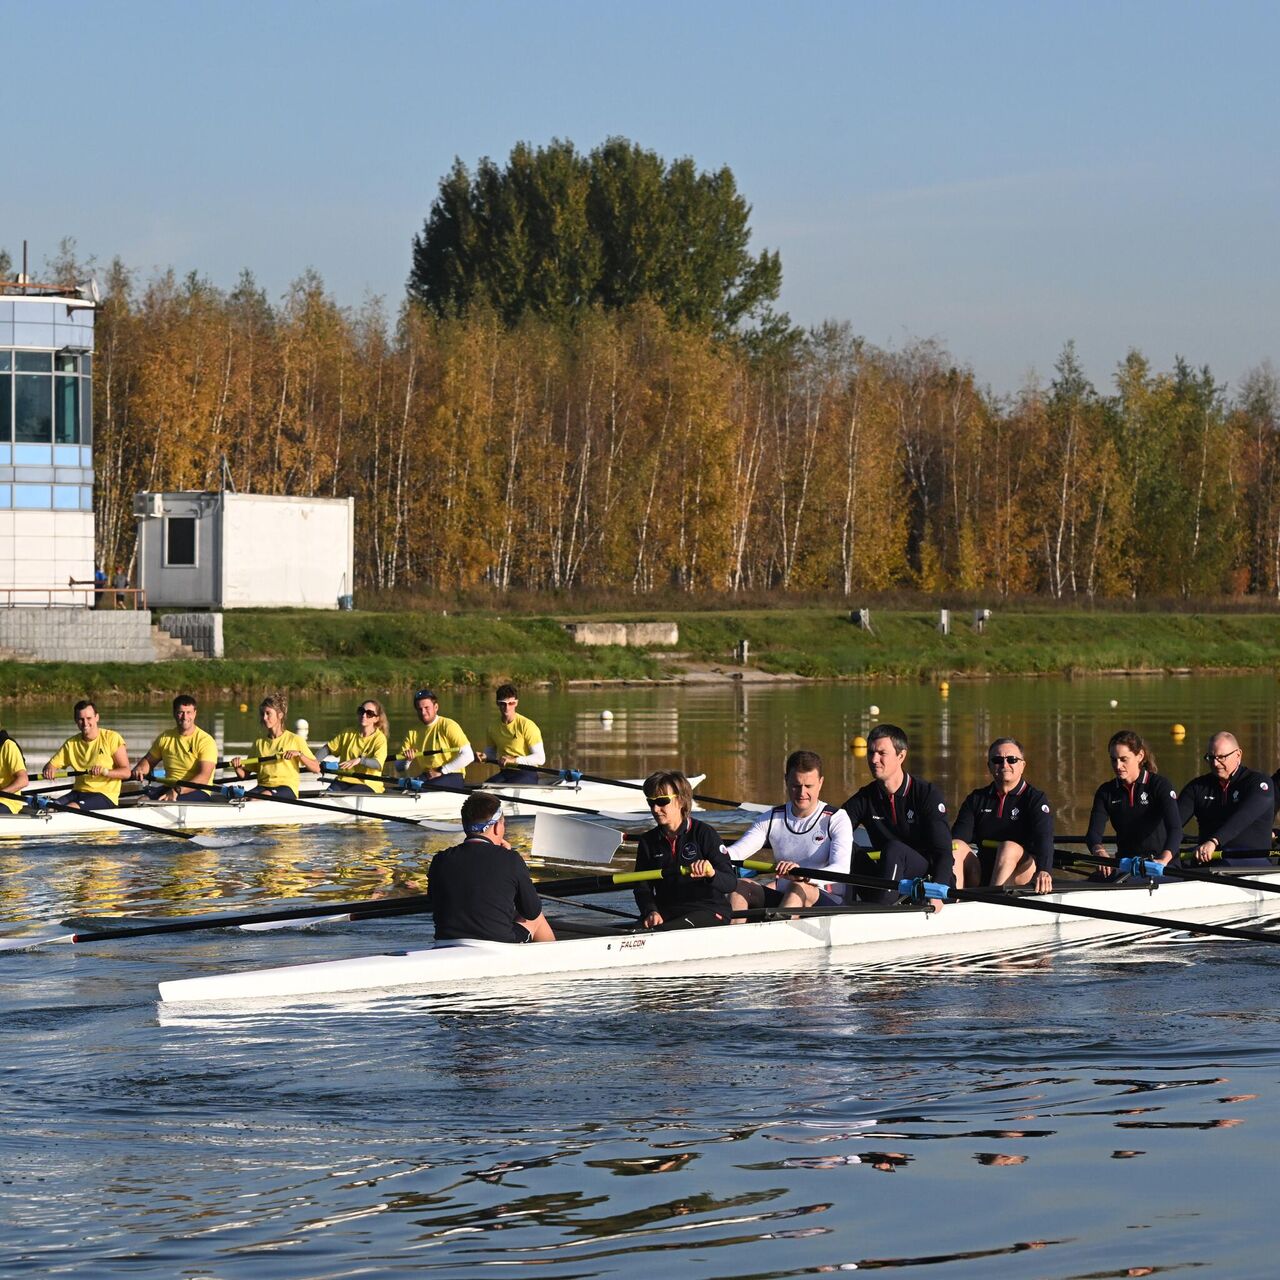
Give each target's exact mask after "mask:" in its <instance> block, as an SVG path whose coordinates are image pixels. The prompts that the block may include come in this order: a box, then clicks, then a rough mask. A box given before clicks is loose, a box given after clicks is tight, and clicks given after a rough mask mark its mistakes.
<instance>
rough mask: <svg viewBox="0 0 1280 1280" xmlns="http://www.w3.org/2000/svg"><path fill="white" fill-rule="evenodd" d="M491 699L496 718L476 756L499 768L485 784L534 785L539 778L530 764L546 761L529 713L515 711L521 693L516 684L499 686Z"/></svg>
mask: <svg viewBox="0 0 1280 1280" xmlns="http://www.w3.org/2000/svg"><path fill="white" fill-rule="evenodd" d="M494 699H495V701H496V702H497V704H498V718H497V719H496V720H495V721H494V722H493V723H492V724H491V725H490V726H489V745H488V746H487V747H486V748H485V749H484V750H483V751H482V752H481V753H480V754H479V756H477V757H476V758H477V759H478V760H486V761H488V762H489V763H490V764H500V765H501V766H502V768H501V769H499V770H498V772H497V773H495V774H494V775H493V777H491V778H487V779H486V780H485V784H484V785H485V786H486V787H488V786H494V785H497V786H508V787H512V786H523V787H535V786H537V785H538V783H539V782H541V781H542V779H541V778H540V777H539V775H538V773H537V770H536V769H534V768H532V767H530V766H534V765H544V764H546V763H547V753H546V749H545V748H544V747H543V745H542V730H541V729H539V728H538V726H537V725H536V724H534V723H533V721H532V720H530V719H529V717H528V716H522V715H517V714H516V708H517V707H518V706H519V705H520V692H519V690H518V689H517V688H516V687H515V685H513V684H502V685H499V686H498V690H497V692H496V693H495V694H494ZM522 766H523V767H522Z"/></svg>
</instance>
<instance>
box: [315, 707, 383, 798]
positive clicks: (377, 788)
mask: <svg viewBox="0 0 1280 1280" xmlns="http://www.w3.org/2000/svg"><path fill="white" fill-rule="evenodd" d="M390 732H391V727H390V725H389V724H388V723H387V713H386V711H384V710H383V707H382V703H380V702H379V701H378V700H377V698H365V699H364V700H363V701H362V702H361V703H360V705H359V706H358V707H357V708H356V727H355V728H354V729H344V730H343V731H342V732H341V733H339V734H337V735H335V736H334V737H332V738H330V739H329V741H328V742H326V743H325V744H324V749H325V751H327V752H328V754H329V755H331V756H336V757H337V758H338V774H339V776H338V777H337V778H335V779H334V780H333V781H332V782H331V783H330V784H329V790H330V791H331V792H342V791H349V792H353V793H354V794H356V795H375V796H380V795H381V794H382V792H383V784H382V770H383V768H384V767H385V766H386V763H387V735H388V734H389V733H390ZM345 774H359V778H355V777H344V776H342V775H345ZM365 779H367V781H366V780H365Z"/></svg>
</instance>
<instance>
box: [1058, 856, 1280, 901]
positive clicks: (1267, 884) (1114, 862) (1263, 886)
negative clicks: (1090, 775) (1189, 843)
mask: <svg viewBox="0 0 1280 1280" xmlns="http://www.w3.org/2000/svg"><path fill="white" fill-rule="evenodd" d="M1067 857H1068V858H1071V859H1073V860H1074V861H1076V862H1083V863H1086V864H1089V865H1092V866H1095V867H1112V868H1115V867H1118V866H1119V865H1120V859H1119V858H1100V857H1098V856H1097V854H1093V853H1075V852H1070V853H1068V854H1067ZM1142 860H1143V861H1144V862H1154V861H1155V859H1154V858H1143V859H1142ZM1164 874H1165V875H1167V876H1168V877H1169V878H1170V879H1177V880H1203V881H1207V882H1208V883H1210V884H1233V885H1236V886H1237V887H1238V888H1241V889H1257V890H1259V891H1260V892H1262V893H1280V883H1277V882H1274V881H1270V880H1254V879H1251V878H1250V877H1249V876H1247V875H1243V876H1240V875H1232V874H1231V873H1230V872H1227V873H1226V874H1223V873H1222V872H1220V871H1198V870H1196V869H1195V868H1194V867H1184V866H1180V865H1179V864H1178V863H1176V862H1175V863H1170V864H1169V865H1168V866H1166V867H1165V869H1164Z"/></svg>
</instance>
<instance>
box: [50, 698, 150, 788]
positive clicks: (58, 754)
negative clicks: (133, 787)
mask: <svg viewBox="0 0 1280 1280" xmlns="http://www.w3.org/2000/svg"><path fill="white" fill-rule="evenodd" d="M72 713H73V714H74V716H75V718H76V724H77V726H79V729H80V732H79V733H77V734H76V735H75V737H73V738H68V739H67V740H66V742H64V743H63V744H62V746H60V747H59V748H58V749H57V751H55V752H54V753H53V755H51V756H50V757H49V760H48V762H47V763H46V764H45V766H44V768H43V769H42V770H41V771H40V776H41V777H42V778H47V779H52V778H55V777H57V773H58V770H59V769H67V770H69V771H70V772H71V773H74V774H76V775H78V776H77V777H76V780H75V785H74V786H73V787H72V789H71V798H70V799H69V800H68V801H67V807H68V808H71V809H114V808H115V807H116V805H118V804H119V803H120V784H121V783H122V782H123V781H124V780H125V779H126V778H127V777H128V776H129V768H130V766H129V753H128V752H127V751H126V750H125V746H124V739H123V738H122V737H121V736H120V735H119V734H118V733H117V732H116V731H115V730H114V729H104V728H102V727H101V725H99V724H98V708H97V707H95V706H94V705H93V703H92V702H90V701H89V700H88V699H87V698H86V699H83V700H81V701H80V702H77V703H76V705H75V707H74V708H73V711H72Z"/></svg>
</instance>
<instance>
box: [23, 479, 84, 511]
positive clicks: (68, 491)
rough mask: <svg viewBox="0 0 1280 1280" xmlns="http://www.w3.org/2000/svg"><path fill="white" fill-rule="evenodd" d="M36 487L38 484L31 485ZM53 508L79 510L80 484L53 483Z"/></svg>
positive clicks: (57, 509) (56, 509)
mask: <svg viewBox="0 0 1280 1280" xmlns="http://www.w3.org/2000/svg"><path fill="white" fill-rule="evenodd" d="M36 487H38V486H35V485H33V486H32V488H36ZM53 509H54V510H55V511H79V510H80V486H79V485H78V484H55V485H54V486H53Z"/></svg>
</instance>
